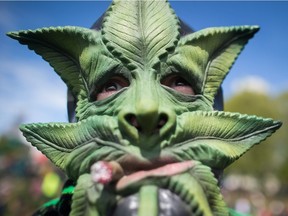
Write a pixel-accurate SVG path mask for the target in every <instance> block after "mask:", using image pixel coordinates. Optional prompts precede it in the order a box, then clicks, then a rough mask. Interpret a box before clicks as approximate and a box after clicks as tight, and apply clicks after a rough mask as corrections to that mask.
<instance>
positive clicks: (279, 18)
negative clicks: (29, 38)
mask: <svg viewBox="0 0 288 216" xmlns="http://www.w3.org/2000/svg"><path fill="white" fill-rule="evenodd" d="M109 4H110V1H86V2H78V1H69V2H68V1H62V2H58V1H50V2H42V1H30V2H25V1H18V2H16V1H9V2H8V1H7V2H5V1H0V104H1V106H0V134H1V133H4V132H5V131H7V130H8V128H9V127H11V126H12V124H13V123H14V122H15V120H16V119H22V120H23V121H24V122H25V123H27V122H66V121H67V114H66V87H65V85H64V83H62V81H61V80H60V78H59V77H58V76H57V75H56V73H55V72H54V71H53V70H52V69H51V68H50V66H49V65H48V64H47V63H46V62H45V61H44V60H42V59H41V57H39V56H37V55H36V54H35V53H34V52H32V51H30V50H28V49H27V47H25V46H22V45H20V44H18V43H17V42H16V41H14V40H12V39H10V38H8V37H7V36H6V35H5V33H6V32H8V31H16V30H24V29H35V28H41V27H48V26H65V25H75V26H82V27H87V28H89V27H90V26H91V25H92V24H93V22H94V21H96V20H97V18H98V17H99V16H100V15H101V14H102V13H103V12H104V11H105V10H106V9H107V7H108V6H109ZM171 5H172V7H173V9H174V10H175V12H176V14H177V15H178V16H180V17H181V19H182V20H184V21H185V22H186V23H187V24H189V25H190V26H191V27H193V28H194V29H195V30H200V29H203V28H207V27H213V26H231V25H259V26H260V27H261V30H260V32H258V33H257V34H256V36H255V37H254V38H253V39H252V40H251V41H250V42H249V43H248V45H247V46H246V48H245V49H244V51H243V52H242V54H241V55H240V56H239V58H238V60H237V61H236V63H235V65H234V66H233V68H232V70H231V72H230V74H229V75H228V77H227V78H226V79H225V81H224V84H223V88H224V92H225V98H229V97H231V95H233V94H236V93H237V92H238V91H241V90H243V89H244V88H245V89H247V88H249V89H251V90H255V91H261V92H264V93H265V92H266V93H269V94H271V95H277V94H279V93H280V92H282V91H286V90H288V76H287V75H288V73H287V68H288V42H287V41H288V40H287V35H288V27H287V26H288V13H287V11H288V2H285V1H279V2H272V1H261V2H260V1H255V2H250V1H242V2H233V1H221V2H218V1H209V2H207V1H201V2H200V1H171ZM251 83H252V85H251Z"/></svg>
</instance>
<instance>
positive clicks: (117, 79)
mask: <svg viewBox="0 0 288 216" xmlns="http://www.w3.org/2000/svg"><path fill="white" fill-rule="evenodd" d="M127 86H129V82H128V81H127V80H126V79H125V78H124V77H121V76H114V77H112V78H111V79H109V80H108V81H107V82H106V83H104V84H103V85H102V87H101V88H100V90H99V91H97V92H96V95H95V97H94V98H96V100H97V101H99V100H103V99H105V98H107V97H109V96H111V95H113V94H115V93H117V92H118V91H120V90H121V89H122V88H125V87H127Z"/></svg>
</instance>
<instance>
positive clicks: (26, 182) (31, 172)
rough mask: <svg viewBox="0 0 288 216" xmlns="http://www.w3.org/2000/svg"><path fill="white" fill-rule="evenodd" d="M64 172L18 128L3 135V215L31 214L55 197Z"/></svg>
mask: <svg viewBox="0 0 288 216" xmlns="http://www.w3.org/2000/svg"><path fill="white" fill-rule="evenodd" d="M64 178H65V177H64V176H63V174H62V173H61V171H59V170H58V169H57V168H55V166H54V165H52V164H51V162H50V161H49V160H48V159H47V158H46V157H45V156H44V155H42V154H41V153H40V152H39V151H38V150H37V149H35V148H34V147H31V146H30V145H28V144H27V143H26V142H25V141H24V140H23V139H22V138H21V135H20V132H19V131H18V130H17V129H15V130H14V131H10V132H9V133H7V134H5V135H2V136H1V137H0V216H18V215H22V216H26V215H27V216H28V215H32V213H33V212H34V211H35V210H36V209H37V208H39V207H40V206H41V205H43V204H44V203H45V202H47V201H48V200H51V199H53V198H56V197H57V196H58V195H59V193H60V191H61V188H62V184H63V183H62V182H63V181H64Z"/></svg>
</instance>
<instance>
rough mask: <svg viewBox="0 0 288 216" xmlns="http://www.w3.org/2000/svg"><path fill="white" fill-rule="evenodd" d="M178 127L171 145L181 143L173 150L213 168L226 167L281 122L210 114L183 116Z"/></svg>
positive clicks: (188, 114) (274, 129)
mask: <svg viewBox="0 0 288 216" xmlns="http://www.w3.org/2000/svg"><path fill="white" fill-rule="evenodd" d="M195 122H197V124H195ZM179 124H180V125H181V128H182V129H180V130H182V131H181V132H180V131H179V132H180V133H181V136H178V137H179V138H176V140H174V141H173V142H174V143H179V142H184V143H183V145H179V148H178V150H176V151H179V150H180V149H181V150H180V152H181V151H185V152H186V154H188V155H190V157H192V158H193V159H195V160H199V161H201V162H202V163H203V164H205V165H208V166H210V167H213V168H217V169H224V168H225V167H227V166H228V165H229V164H231V163H232V162H234V161H235V160H237V159H238V158H239V157H241V156H242V155H243V154H244V153H245V152H246V151H248V150H249V149H250V148H251V147H253V146H254V145H256V144H258V143H260V142H261V141H263V140H265V139H266V138H267V137H269V136H270V135H271V134H272V133H274V132H275V131H276V130H277V129H278V128H279V127H280V126H281V122H279V121H274V120H272V119H269V118H267V119H266V118H260V117H257V116H249V115H242V114H239V113H228V112H214V111H212V112H202V111H197V112H192V113H185V114H183V115H181V118H180V119H179ZM180 137H181V138H180ZM175 149H177V148H175Z"/></svg>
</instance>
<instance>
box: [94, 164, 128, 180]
mask: <svg viewBox="0 0 288 216" xmlns="http://www.w3.org/2000/svg"><path fill="white" fill-rule="evenodd" d="M90 172H91V178H92V181H93V182H94V183H98V184H104V185H105V184H109V183H111V182H114V181H118V180H119V179H121V178H122V177H123V176H124V171H123V169H122V167H121V165H120V164H119V163H117V162H115V161H109V162H108V161H98V162H96V163H94V164H93V165H92V166H91V168H90Z"/></svg>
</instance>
